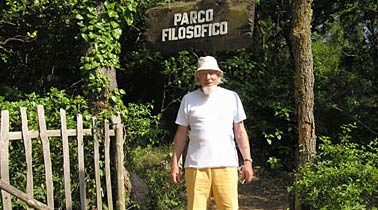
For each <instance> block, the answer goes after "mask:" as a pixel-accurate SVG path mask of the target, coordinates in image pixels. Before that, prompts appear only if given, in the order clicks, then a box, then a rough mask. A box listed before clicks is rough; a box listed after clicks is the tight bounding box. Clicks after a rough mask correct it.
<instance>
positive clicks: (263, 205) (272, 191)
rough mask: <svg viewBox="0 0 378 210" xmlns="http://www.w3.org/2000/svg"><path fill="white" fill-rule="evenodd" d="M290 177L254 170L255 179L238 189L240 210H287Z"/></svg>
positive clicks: (286, 174) (288, 175) (283, 173)
mask: <svg viewBox="0 0 378 210" xmlns="http://www.w3.org/2000/svg"><path fill="white" fill-rule="evenodd" d="M291 182H292V175H290V174H288V173H285V172H280V173H273V172H266V171H264V170H263V169H255V178H254V180H253V181H252V182H251V183H250V184H248V185H241V186H240V187H239V205H240V210H287V209H289V206H290V204H289V203H290V196H289V193H288V191H287V187H288V186H290V185H291Z"/></svg>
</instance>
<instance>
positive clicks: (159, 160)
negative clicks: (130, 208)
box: [129, 146, 186, 210]
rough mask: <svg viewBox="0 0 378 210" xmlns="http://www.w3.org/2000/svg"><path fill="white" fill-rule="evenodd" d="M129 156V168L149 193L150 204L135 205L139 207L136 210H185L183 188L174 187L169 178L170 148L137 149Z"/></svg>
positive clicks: (182, 186)
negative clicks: (141, 180) (145, 185)
mask: <svg viewBox="0 0 378 210" xmlns="http://www.w3.org/2000/svg"><path fill="white" fill-rule="evenodd" d="M129 155H130V157H131V161H130V166H129V168H131V170H133V171H134V172H135V173H136V174H138V176H140V177H141V178H142V179H143V180H144V181H145V182H146V184H147V185H148V187H149V189H150V193H151V196H150V198H151V200H150V202H149V203H144V204H138V205H136V206H139V208H138V209H156V210H165V209H170V210H184V209H186V202H185V201H186V194H185V186H184V185H179V186H177V185H174V184H173V183H172V182H171V180H170V178H169V176H170V168H171V167H170V161H171V148H170V147H168V146H162V147H158V148H156V147H155V148H154V147H151V146H147V147H138V148H136V149H134V150H132V151H131V154H129Z"/></svg>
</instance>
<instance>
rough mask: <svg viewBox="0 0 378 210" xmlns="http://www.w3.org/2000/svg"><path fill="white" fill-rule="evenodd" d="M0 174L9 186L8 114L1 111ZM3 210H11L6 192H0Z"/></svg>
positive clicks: (10, 202)
mask: <svg viewBox="0 0 378 210" xmlns="http://www.w3.org/2000/svg"><path fill="white" fill-rule="evenodd" d="M0 170H1V172H0V174H1V180H2V181H4V182H5V183H6V184H9V112H8V110H2V111H1V130H0ZM1 197H2V201H3V208H4V210H11V209H12V201H11V196H10V194H9V193H8V192H6V191H1Z"/></svg>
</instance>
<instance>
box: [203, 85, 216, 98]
mask: <svg viewBox="0 0 378 210" xmlns="http://www.w3.org/2000/svg"><path fill="white" fill-rule="evenodd" d="M217 88H218V86H209V87H202V92H203V94H205V95H206V96H209V95H211V94H212V93H213V92H214V91H215V90H216V89H217Z"/></svg>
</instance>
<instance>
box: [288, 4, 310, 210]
mask: <svg viewBox="0 0 378 210" xmlns="http://www.w3.org/2000/svg"><path fill="white" fill-rule="evenodd" d="M311 2H312V1H311V0H293V20H292V21H293V31H292V37H291V38H292V49H293V56H294V62H295V103H296V110H297V117H298V151H297V158H298V159H297V161H298V167H300V166H301V165H302V164H304V163H306V162H309V161H311V159H312V155H313V154H315V152H316V135H315V122H314V92H313V88H314V73H313V58H312V51H311V14H312V10H311ZM295 197H296V198H295V209H301V206H300V201H299V199H298V196H297V195H296V196H295Z"/></svg>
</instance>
